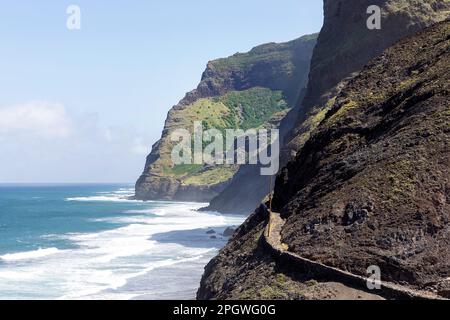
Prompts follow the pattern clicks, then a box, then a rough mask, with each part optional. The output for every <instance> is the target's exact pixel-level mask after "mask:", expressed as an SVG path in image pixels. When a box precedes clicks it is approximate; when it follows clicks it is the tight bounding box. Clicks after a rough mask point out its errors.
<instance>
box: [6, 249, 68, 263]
mask: <svg viewBox="0 0 450 320" xmlns="http://www.w3.org/2000/svg"><path fill="white" fill-rule="evenodd" d="M58 252H60V250H59V249H58V248H47V249H42V248H39V249H37V250H34V251H26V252H18V253H8V254H5V255H3V256H0V260H3V261H20V260H29V259H39V258H42V257H46V256H49V255H53V254H55V253H58Z"/></svg>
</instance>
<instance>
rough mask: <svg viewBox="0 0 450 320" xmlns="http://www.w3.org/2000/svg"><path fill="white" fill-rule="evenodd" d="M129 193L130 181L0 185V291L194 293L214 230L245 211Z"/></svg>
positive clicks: (61, 295) (214, 241)
mask: <svg viewBox="0 0 450 320" xmlns="http://www.w3.org/2000/svg"><path fill="white" fill-rule="evenodd" d="M132 195H133V186H131V185H0V299H127V300H128V299H193V298H195V292H196V290H197V288H198V286H199V282H200V278H201V275H202V273H203V269H204V266H205V265H206V264H207V263H208V261H209V260H210V259H211V258H212V257H213V256H214V255H215V254H216V253H217V252H218V250H219V249H220V248H221V247H223V246H224V245H225V244H226V242H227V238H226V237H223V236H222V235H221V233H222V232H223V231H224V229H225V228H226V227H229V226H238V225H240V224H241V223H242V222H243V221H244V219H245V218H244V217H243V216H241V215H226V216H225V215H220V214H217V213H213V212H198V211H196V210H197V209H198V208H200V207H203V206H205V204H199V203H181V202H162V201H153V202H142V201H137V200H129V197H130V196H132ZM211 230H214V231H215V232H216V233H215V234H213V235H212V234H210V232H209V233H208V231H211Z"/></svg>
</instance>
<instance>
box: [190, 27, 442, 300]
mask: <svg viewBox="0 0 450 320" xmlns="http://www.w3.org/2000/svg"><path fill="white" fill-rule="evenodd" d="M449 64H450V22H448V21H447V22H442V23H440V24H437V25H435V26H433V27H431V28H429V29H427V30H425V31H424V32H422V33H420V34H418V35H414V36H411V37H409V38H406V39H404V40H402V41H400V42H399V43H398V44H396V45H394V46H393V47H391V48H389V49H388V50H387V51H385V53H383V54H382V55H380V56H378V57H377V58H375V59H374V60H372V62H370V63H369V64H368V65H367V66H366V67H364V68H363V70H362V71H361V72H360V74H359V75H357V76H356V77H355V78H354V79H352V80H350V81H349V82H348V83H347V84H346V85H345V86H344V87H343V88H342V90H341V92H340V94H339V95H338V96H337V97H336V99H335V101H333V103H332V104H331V106H330V111H329V112H326V114H325V115H324V117H323V120H322V121H320V123H319V125H318V126H317V128H316V129H315V130H314V131H313V132H312V135H311V138H309V139H307V141H306V143H305V145H304V147H303V148H302V149H301V151H300V152H299V154H298V155H297V157H296V158H295V160H293V161H292V162H290V163H289V164H288V166H287V167H286V168H284V169H283V171H282V173H281V174H280V175H279V177H278V178H277V182H276V187H275V196H274V203H273V205H274V210H276V211H279V212H281V213H282V216H283V218H284V219H286V224H285V226H284V229H283V230H282V237H283V239H282V240H283V242H284V243H286V244H287V245H288V246H289V250H291V251H293V252H296V253H297V254H300V255H302V256H304V257H307V258H310V259H313V260H316V261H320V262H322V263H325V264H327V265H330V266H335V267H338V268H341V269H343V270H348V271H351V272H353V273H355V274H360V275H366V271H367V267H368V266H371V265H377V266H379V267H380V268H381V272H382V278H383V279H385V280H389V281H393V282H399V283H402V284H404V285H407V286H411V287H414V288H416V289H426V290H433V291H436V292H438V293H440V294H442V295H443V296H445V295H446V294H447V293H448V288H449V286H448V281H446V279H448V278H449V276H450V238H449V232H450V222H449V221H450V220H449V218H450V205H449V200H450V172H449V171H450V129H449V128H450V104H449V98H448V95H449V91H450V74H449V73H448V65H449ZM264 219H265V217H264V216H263V214H261V211H259V212H258V211H257V212H256V213H255V214H254V215H252V216H251V217H250V218H249V219H248V221H247V222H246V223H245V224H244V225H243V226H242V227H241V228H240V229H238V232H237V233H236V234H235V235H234V237H233V238H232V239H231V241H230V242H229V244H228V245H227V246H226V247H225V248H224V249H223V250H222V251H221V252H220V254H219V255H218V256H217V257H216V258H215V259H214V260H213V261H212V262H211V263H210V264H209V265H208V266H207V268H206V270H205V275H204V277H203V279H202V283H201V287H200V289H199V293H198V297H199V298H201V299H211V298H240V297H243V296H244V297H247V295H248V294H249V292H250V295H251V293H253V297H258V292H259V291H260V290H263V289H264V290H265V288H266V287H267V283H271V282H272V281H273V279H276V278H277V274H280V273H282V274H289V275H290V278H291V279H294V280H295V284H292V285H283V287H282V288H281V289H280V287H279V286H278V285H276V286H275V285H274V287H276V288H278V289H279V290H281V292H283V293H285V294H286V297H293V296H295V293H296V292H297V289H298V286H297V285H300V284H299V282H302V281H304V280H305V279H304V277H305V276H307V271H305V270H303V271H302V270H300V271H299V270H294V271H292V270H285V269H283V268H288V267H289V266H283V268H282V269H280V266H275V262H274V261H273V260H272V259H271V258H270V256H267V255H266V254H265V253H264V250H263V248H261V246H260V242H259V241H258V235H260V233H261V232H262V230H263V227H264V222H263V221H264ZM278 289H277V290H278ZM252 290H253V291H252ZM277 294H280V292H279V291H277Z"/></svg>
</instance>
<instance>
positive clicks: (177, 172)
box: [164, 164, 203, 177]
mask: <svg viewBox="0 0 450 320" xmlns="http://www.w3.org/2000/svg"><path fill="white" fill-rule="evenodd" d="M202 169H203V165H201V164H179V165H176V166H174V167H173V168H165V169H164V173H166V174H167V175H168V176H174V177H184V176H186V175H191V174H195V173H197V172H200V171H201V170H202Z"/></svg>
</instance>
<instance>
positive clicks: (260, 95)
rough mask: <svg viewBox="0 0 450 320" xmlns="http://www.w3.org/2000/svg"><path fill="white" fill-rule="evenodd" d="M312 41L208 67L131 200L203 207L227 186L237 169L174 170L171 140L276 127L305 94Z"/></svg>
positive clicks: (169, 123)
mask: <svg viewBox="0 0 450 320" xmlns="http://www.w3.org/2000/svg"><path fill="white" fill-rule="evenodd" d="M316 38H317V35H311V36H305V37H302V38H299V39H297V40H294V41H291V42H287V43H281V44H276V43H270V44H266V45H262V46H259V47H256V48H254V49H252V50H251V51H250V52H248V53H244V54H235V55H233V56H231V57H229V58H225V59H218V60H215V61H211V62H209V63H208V66H207V69H206V71H205V72H204V73H203V76H202V80H201V82H200V84H199V86H198V87H197V89H195V90H194V91H192V92H189V93H188V94H186V96H185V98H184V99H183V100H182V101H180V103H179V104H178V105H176V106H174V107H173V108H172V109H171V110H170V111H169V114H168V116H167V120H166V123H165V126H164V130H163V134H162V137H161V139H160V140H159V141H158V142H157V143H156V144H155V145H154V146H153V148H152V152H151V154H150V155H149V156H148V157H147V161H146V164H145V168H144V172H143V174H142V176H141V177H140V178H139V180H138V181H137V183H136V198H138V199H143V200H155V199H164V200H185V201H202V202H207V201H209V200H210V199H211V198H213V197H214V196H216V195H217V194H218V193H219V192H220V191H222V190H223V189H224V187H225V186H227V185H228V184H229V183H230V181H231V179H232V177H233V176H234V174H235V173H236V172H237V170H238V166H207V165H174V164H173V162H172V160H171V150H172V148H173V146H174V144H173V142H171V139H170V137H171V134H172V132H173V131H174V130H176V129H179V128H184V129H188V130H192V128H193V124H194V121H200V122H202V123H203V126H204V127H205V128H216V129H219V130H224V129H235V128H236V129H237V128H241V129H245V130H246V129H249V128H259V127H263V126H270V127H274V126H275V127H276V126H278V125H279V122H280V120H281V119H282V118H283V117H284V116H285V115H286V114H287V112H288V111H289V110H290V109H291V107H292V106H293V105H295V102H296V101H297V100H298V97H299V95H300V94H301V92H302V90H304V89H305V87H306V83H307V78H308V72H309V65H310V60H311V56H312V50H313V48H314V46H315V43H316Z"/></svg>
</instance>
